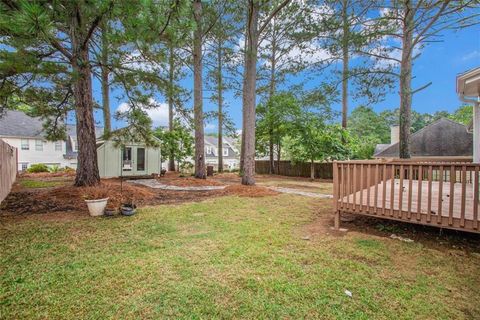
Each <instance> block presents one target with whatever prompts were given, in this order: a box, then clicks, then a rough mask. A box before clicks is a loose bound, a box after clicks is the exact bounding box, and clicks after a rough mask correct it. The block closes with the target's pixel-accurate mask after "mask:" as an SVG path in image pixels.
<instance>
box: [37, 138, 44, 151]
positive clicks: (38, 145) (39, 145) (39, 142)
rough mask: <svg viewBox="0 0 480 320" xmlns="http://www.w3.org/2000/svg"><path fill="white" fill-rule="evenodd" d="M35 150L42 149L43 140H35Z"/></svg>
mask: <svg viewBox="0 0 480 320" xmlns="http://www.w3.org/2000/svg"><path fill="white" fill-rule="evenodd" d="M35 151H43V141H42V140H38V139H37V140H35Z"/></svg>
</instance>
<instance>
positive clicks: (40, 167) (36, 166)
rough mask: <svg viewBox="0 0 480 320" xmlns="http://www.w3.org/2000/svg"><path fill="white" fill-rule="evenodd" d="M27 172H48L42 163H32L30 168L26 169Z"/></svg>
mask: <svg viewBox="0 0 480 320" xmlns="http://www.w3.org/2000/svg"><path fill="white" fill-rule="evenodd" d="M27 172H30V173H38V172H48V167H47V165H46V164H43V163H36V164H32V165H31V166H30V168H28V169H27Z"/></svg>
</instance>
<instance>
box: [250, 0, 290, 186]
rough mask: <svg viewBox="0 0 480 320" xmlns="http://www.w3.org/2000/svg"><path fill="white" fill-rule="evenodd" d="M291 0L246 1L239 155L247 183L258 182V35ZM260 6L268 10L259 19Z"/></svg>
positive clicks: (264, 10)
mask: <svg viewBox="0 0 480 320" xmlns="http://www.w3.org/2000/svg"><path fill="white" fill-rule="evenodd" d="M289 2H290V0H284V1H282V2H277V1H272V2H265V3H264V2H260V1H256V0H248V2H247V19H246V24H245V25H246V38H245V41H246V46H245V68H244V69H245V70H244V78H243V79H244V81H243V99H242V104H243V109H242V114H243V126H242V147H241V159H240V165H241V168H240V170H241V171H242V184H245V185H253V184H255V178H254V175H255V120H256V114H255V106H256V103H255V99H256V89H257V88H256V81H257V58H258V56H257V55H258V45H259V38H260V36H261V35H262V33H263V31H264V30H265V28H266V27H267V25H268V24H269V23H270V22H271V20H272V19H273V18H274V17H275V15H276V14H277V13H278V12H279V11H280V10H282V8H284V7H285V6H286V5H287V4H288V3H289ZM262 5H263V6H262ZM262 9H263V10H262ZM261 10H262V11H263V12H265V13H266V18H265V19H264V20H263V21H262V22H259V19H260V11H261Z"/></svg>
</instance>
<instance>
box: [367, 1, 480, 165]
mask: <svg viewBox="0 0 480 320" xmlns="http://www.w3.org/2000/svg"><path fill="white" fill-rule="evenodd" d="M380 7H381V9H382V10H381V14H382V19H383V20H384V21H386V26H387V27H386V28H385V29H384V30H383V31H382V32H383V33H384V35H385V36H387V39H388V40H387V44H386V45H385V46H383V47H382V46H379V47H377V48H376V49H375V50H371V51H370V52H369V53H368V54H369V55H370V56H372V57H373V58H375V59H377V60H379V61H384V62H385V61H387V62H388V63H391V64H393V65H395V66H398V68H399V72H398V73H395V74H396V77H397V79H398V82H399V93H400V114H399V124H400V150H399V153H400V158H410V131H411V127H412V96H413V95H414V94H415V93H417V92H419V91H421V90H423V89H425V88H427V87H428V86H429V85H431V82H430V83H427V84H424V85H422V86H420V87H419V88H416V89H413V88H412V78H413V62H414V60H415V59H416V58H418V56H420V50H421V49H422V47H424V46H425V45H426V44H428V43H432V42H438V39H439V36H441V33H442V32H443V31H444V30H446V29H454V30H456V29H460V28H465V27H468V26H471V25H473V24H477V23H479V17H480V13H479V11H478V8H479V4H478V0H462V1H453V0H415V1H414V0H396V1H390V2H388V3H383V2H380ZM469 9H471V10H469ZM399 56H400V57H399Z"/></svg>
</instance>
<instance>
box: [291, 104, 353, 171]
mask: <svg viewBox="0 0 480 320" xmlns="http://www.w3.org/2000/svg"><path fill="white" fill-rule="evenodd" d="M295 127H296V128H295V131H292V134H291V135H289V136H288V138H287V139H286V142H285V143H286V149H287V150H288V154H289V156H290V158H291V159H292V160H294V161H304V162H310V178H311V179H314V178H315V176H314V174H315V161H327V160H329V161H330V160H338V159H346V158H348V157H349V155H350V150H349V148H348V147H347V145H346V144H344V143H343V141H348V133H347V131H346V130H344V129H343V128H342V127H341V126H339V125H334V124H326V123H325V121H324V119H323V118H322V116H321V115H318V114H314V113H312V112H303V113H302V114H301V115H300V116H299V117H297V119H296V121H295Z"/></svg>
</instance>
